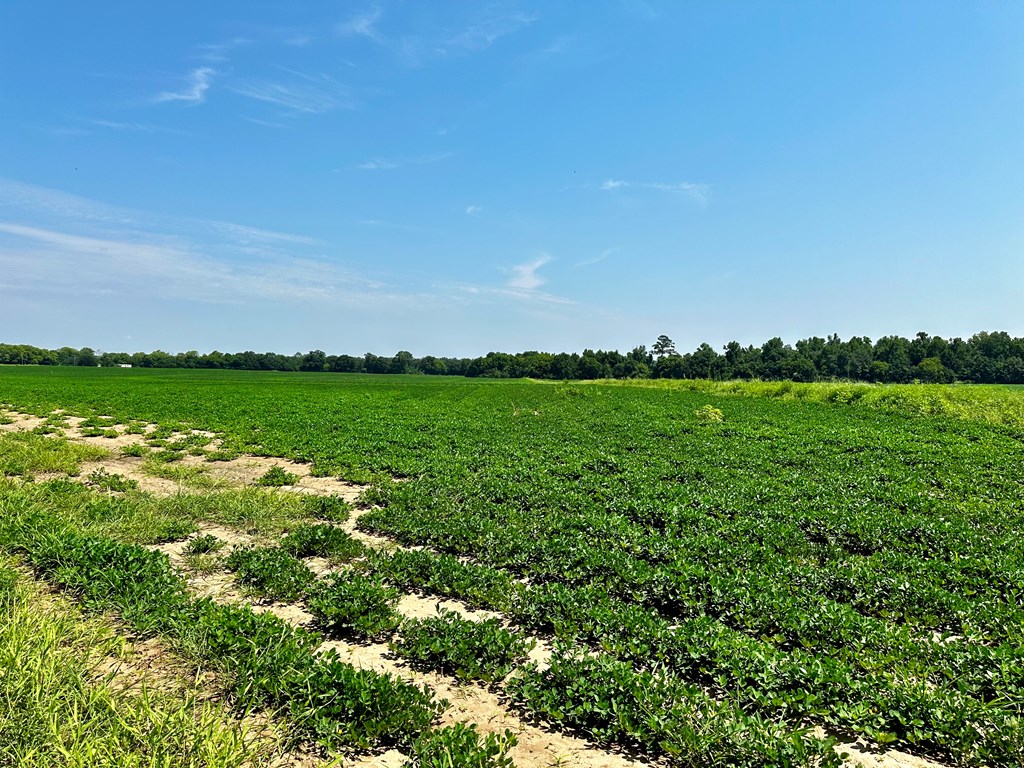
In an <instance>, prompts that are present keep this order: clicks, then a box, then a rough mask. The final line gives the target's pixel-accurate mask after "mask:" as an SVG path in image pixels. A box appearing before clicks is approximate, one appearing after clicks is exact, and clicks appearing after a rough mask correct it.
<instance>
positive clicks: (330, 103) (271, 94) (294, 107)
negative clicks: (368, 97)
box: [233, 69, 357, 114]
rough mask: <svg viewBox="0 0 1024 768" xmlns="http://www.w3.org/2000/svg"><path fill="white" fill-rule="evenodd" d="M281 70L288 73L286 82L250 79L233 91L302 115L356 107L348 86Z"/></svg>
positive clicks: (322, 77)
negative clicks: (288, 77) (288, 76)
mask: <svg viewBox="0 0 1024 768" xmlns="http://www.w3.org/2000/svg"><path fill="white" fill-rule="evenodd" d="M285 71H286V72H288V73H289V74H290V75H291V76H292V77H291V79H290V80H289V81H275V80H254V81H250V82H245V83H242V84H240V85H237V86H235V87H234V88H233V90H234V91H235V93H238V94H240V95H242V96H247V97H248V98H250V99H256V100H257V101H263V102H266V103H268V104H275V105H277V106H279V107H284V108H285V109H287V110H290V111H292V112H300V113H304V114H323V113H325V112H333V111H335V110H339V109H345V110H351V109H355V108H356V106H357V105H356V101H355V99H353V98H352V95H351V93H350V92H349V89H348V88H346V87H345V86H344V85H342V84H341V83H339V82H338V81H337V80H335V79H334V78H332V77H331V76H330V75H327V74H324V73H321V74H317V75H309V74H305V73H302V72H296V71H294V70H287V69H286V70H285Z"/></svg>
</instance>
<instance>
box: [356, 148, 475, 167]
mask: <svg viewBox="0 0 1024 768" xmlns="http://www.w3.org/2000/svg"><path fill="white" fill-rule="evenodd" d="M455 154H456V153H455V152H435V153H433V154H429V155H418V156H417V157H410V158H404V159H395V158H388V157H372V158H370V159H369V160H366V161H364V162H362V163H359V164H358V165H356V166H355V167H356V168H358V169H359V170H362V171H391V170H394V169H395V168H402V167H404V166H407V165H428V164H430V163H440V162H441V161H443V160H447V159H448V158H450V157H454V156H455Z"/></svg>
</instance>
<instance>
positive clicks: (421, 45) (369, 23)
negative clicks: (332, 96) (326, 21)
mask: <svg viewBox="0 0 1024 768" xmlns="http://www.w3.org/2000/svg"><path fill="white" fill-rule="evenodd" d="M383 15H384V14H383V11H382V10H381V9H380V8H379V7H376V6H375V7H373V8H371V9H370V10H367V11H364V12H362V13H359V14H356V15H354V16H352V17H350V18H348V19H346V20H345V21H343V22H341V23H340V24H338V25H337V26H336V27H335V32H336V33H337V34H338V35H341V36H342V37H362V38H365V39H367V40H371V41H373V42H374V43H377V44H378V45H380V46H382V47H384V48H386V49H388V50H390V51H391V52H392V53H394V54H395V55H396V56H398V57H399V58H401V59H403V60H404V61H405V62H406V63H407V64H410V65H412V66H418V65H420V64H422V63H423V62H424V61H427V60H430V59H442V58H450V57H454V56H460V55H468V54H472V53H477V52H479V51H484V50H486V49H488V48H490V47H491V46H492V45H494V44H495V43H496V42H497V41H498V40H500V39H501V38H503V37H507V36H509V35H511V34H513V33H515V32H517V31H518V30H519V29H521V28H522V27H524V26H526V25H528V24H531V23H533V22H534V21H536V17H534V16H528V15H525V14H520V13H512V14H501V15H496V16H491V17H489V18H485V19H482V20H480V21H476V22H473V23H470V24H467V25H465V26H464V27H462V28H461V29H457V30H454V31H453V30H443V29H440V30H434V31H432V32H427V33H425V34H422V35H388V34H385V33H384V32H383V31H381V29H380V21H381V18H382V17H383Z"/></svg>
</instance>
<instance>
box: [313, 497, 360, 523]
mask: <svg viewBox="0 0 1024 768" xmlns="http://www.w3.org/2000/svg"><path fill="white" fill-rule="evenodd" d="M302 509H303V511H304V512H305V513H306V514H307V515H309V516H310V517H313V518H316V519H317V520H325V521H327V522H329V523H344V522H345V521H346V520H348V519H349V516H350V515H351V514H352V505H351V504H349V503H348V502H347V501H345V500H344V499H343V498H341V497H340V496H303V497H302Z"/></svg>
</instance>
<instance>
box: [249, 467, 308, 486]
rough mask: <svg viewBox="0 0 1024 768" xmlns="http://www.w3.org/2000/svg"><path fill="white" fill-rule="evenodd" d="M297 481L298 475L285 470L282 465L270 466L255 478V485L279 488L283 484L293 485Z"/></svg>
mask: <svg viewBox="0 0 1024 768" xmlns="http://www.w3.org/2000/svg"><path fill="white" fill-rule="evenodd" d="M297 482H299V476H298V475H296V474H293V473H291V472H287V471H285V470H284V469H283V468H282V467H271V468H270V469H268V470H267V471H266V472H264V473H263V476H262V477H259V478H257V480H256V485H263V486H267V487H271V488H279V487H281V486H283V485H295V484H296V483H297Z"/></svg>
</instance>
